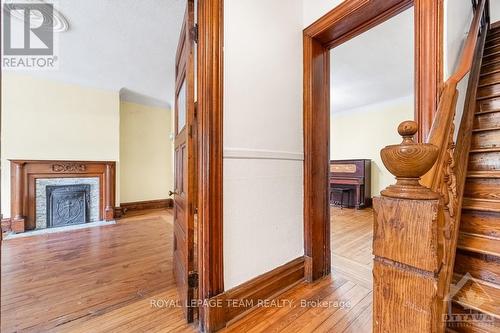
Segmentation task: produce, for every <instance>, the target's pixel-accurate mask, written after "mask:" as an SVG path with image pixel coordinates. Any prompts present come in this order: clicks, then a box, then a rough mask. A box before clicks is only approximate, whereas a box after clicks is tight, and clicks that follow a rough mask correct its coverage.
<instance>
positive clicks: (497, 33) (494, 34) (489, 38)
mask: <svg viewBox="0 0 500 333" xmlns="http://www.w3.org/2000/svg"><path fill="white" fill-rule="evenodd" d="M498 37H500V31H496V30H490V31H489V32H488V36H487V37H486V42H493V41H494V40H495V39H497V38H498Z"/></svg>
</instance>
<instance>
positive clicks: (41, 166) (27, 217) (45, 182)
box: [2, 160, 115, 233]
mask: <svg viewBox="0 0 500 333" xmlns="http://www.w3.org/2000/svg"><path fill="white" fill-rule="evenodd" d="M10 165H11V218H10V219H9V221H8V223H5V220H3V221H2V231H3V232H5V231H12V232H15V233H22V232H24V231H28V230H35V229H44V228H46V227H47V221H46V219H47V215H46V203H47V201H46V187H47V186H49V185H75V184H89V185H90V187H91V190H90V214H89V221H88V222H95V221H104V220H105V221H111V220H113V219H114V206H115V162H112V161H103V162H101V161H33V160H11V161H10ZM9 229H10V230H9Z"/></svg>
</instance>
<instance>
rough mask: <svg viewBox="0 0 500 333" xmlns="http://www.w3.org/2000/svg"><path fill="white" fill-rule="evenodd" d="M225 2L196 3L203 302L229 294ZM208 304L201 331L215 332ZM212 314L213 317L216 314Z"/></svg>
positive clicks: (200, 0)
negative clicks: (224, 169)
mask: <svg viewBox="0 0 500 333" xmlns="http://www.w3.org/2000/svg"><path fill="white" fill-rule="evenodd" d="M223 3H224V1H223V0H197V23H198V45H197V96H198V99H197V102H198V110H197V126H198V143H197V146H198V170H197V175H198V200H197V202H198V207H197V210H198V211H197V219H198V220H197V221H198V223H197V239H198V244H197V248H198V277H199V278H198V279H199V281H198V299H200V300H208V299H210V298H211V297H213V296H216V295H219V294H221V293H222V292H223V291H224V271H223V256H222V249H223V243H222V214H223V210H222V204H223V201H222V200H223V197H222V189H223V186H222V167H223V147H224V146H223V142H222V138H223V137H222V129H223V127H222V121H223V113H222V107H223V99H222V98H223V91H224V86H223V41H224V37H223V36H224V35H223V33H224V22H223V17H224V8H223ZM209 313H210V311H209V308H208V304H205V302H203V304H201V305H200V307H199V324H200V329H201V330H202V331H204V332H210V331H211V323H213V322H214V320H213V319H211V318H209V316H208V314H209ZM212 313H213V312H212Z"/></svg>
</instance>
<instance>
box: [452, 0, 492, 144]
mask: <svg viewBox="0 0 500 333" xmlns="http://www.w3.org/2000/svg"><path fill="white" fill-rule="evenodd" d="M496 1H498V0H493V1H491V3H493V2H496ZM444 6H445V7H444V8H445V11H444V13H445V15H444V80H447V79H448V78H449V77H450V76H451V75H453V73H454V72H455V70H456V68H457V66H458V62H459V60H460V56H461V55H462V50H463V47H464V43H465V40H466V38H467V33H468V32H469V29H470V25H471V22H472V19H473V17H474V13H473V10H472V3H471V2H470V1H468V0H446V1H445V3H444ZM468 82H469V75H467V76H466V77H465V78H464V79H463V80H462V81H461V82H460V83H459V85H458V94H459V95H458V100H457V109H456V116H455V138H456V136H457V134H458V130H459V128H460V122H461V120H462V115H463V111H464V104H465V97H466V95H467V85H468Z"/></svg>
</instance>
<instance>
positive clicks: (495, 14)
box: [490, 0, 500, 23]
mask: <svg viewBox="0 0 500 333" xmlns="http://www.w3.org/2000/svg"><path fill="white" fill-rule="evenodd" d="M490 17H491V23H495V22H497V21H500V1H498V0H490Z"/></svg>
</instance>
